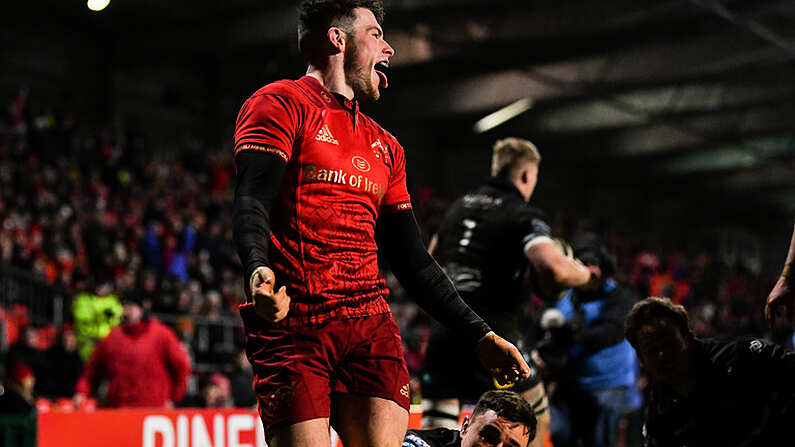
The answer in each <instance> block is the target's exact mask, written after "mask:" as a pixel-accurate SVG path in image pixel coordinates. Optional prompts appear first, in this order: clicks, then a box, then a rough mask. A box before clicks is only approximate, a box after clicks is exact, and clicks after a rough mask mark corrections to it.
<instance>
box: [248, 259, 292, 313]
mask: <svg viewBox="0 0 795 447" xmlns="http://www.w3.org/2000/svg"><path fill="white" fill-rule="evenodd" d="M275 285H276V277H275V275H274V274H273V270H271V269H270V268H268V267H257V269H256V270H254V273H253V274H252V275H251V279H250V281H249V287H250V288H251V297H252V299H253V300H254V311H255V312H257V315H259V316H260V318H262V319H263V320H265V321H268V322H270V323H278V322H280V321H282V320H283V319H284V317H286V316H287V312H289V311H290V297H289V296H288V295H287V288H285V287H284V286H282V287H281V288H279V291H278V292H274V291H273V288H274V286H275Z"/></svg>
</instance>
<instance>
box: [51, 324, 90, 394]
mask: <svg viewBox="0 0 795 447" xmlns="http://www.w3.org/2000/svg"><path fill="white" fill-rule="evenodd" d="M46 355H47V366H48V368H47V374H46V376H44V377H42V379H47V381H46V384H45V385H46V387H45V388H43V389H42V390H41V393H40V394H42V395H44V396H46V397H72V396H73V395H74V393H75V384H77V380H78V379H79V378H80V373H81V372H82V371H83V359H81V358H80V355H79V354H78V352H77V338H76V337H75V333H74V331H73V330H72V329H71V328H64V329H63V330H62V331H61V332H60V334H58V338H57V340H56V342H55V344H54V345H53V346H52V347H51V348H50V349H48V350H47V354H46Z"/></svg>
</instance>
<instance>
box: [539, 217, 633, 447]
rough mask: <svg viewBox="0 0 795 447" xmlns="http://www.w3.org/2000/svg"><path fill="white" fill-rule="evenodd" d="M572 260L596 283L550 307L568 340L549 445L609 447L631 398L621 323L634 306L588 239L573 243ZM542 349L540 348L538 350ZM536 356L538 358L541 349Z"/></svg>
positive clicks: (597, 244) (629, 355) (598, 245)
mask: <svg viewBox="0 0 795 447" xmlns="http://www.w3.org/2000/svg"><path fill="white" fill-rule="evenodd" d="M574 254H575V256H577V258H578V259H580V260H581V261H582V262H583V263H584V264H585V265H586V266H587V267H588V268H589V269H590V270H592V271H594V272H595V277H597V278H599V279H598V280H594V281H591V282H589V283H588V284H586V285H584V286H581V287H578V288H575V289H572V290H570V291H569V292H568V293H567V294H566V295H564V297H563V298H562V299H561V300H560V301H558V302H557V303H556V305H555V308H556V310H557V311H559V312H560V313H561V314H562V317H563V318H561V322H563V321H565V322H566V325H565V326H564V327H563V328H559V329H557V332H556V333H557V334H565V335H566V336H565V337H557V338H564V339H568V340H556V342H557V343H559V344H563V345H566V347H567V349H568V351H567V353H568V356H569V358H568V365H567V368H566V370H565V372H564V373H563V374H562V375H561V376H559V377H553V378H551V380H552V381H555V382H557V387H556V391H555V392H554V394H553V395H552V399H551V401H552V402H551V410H552V426H551V427H552V430H551V431H552V442H553V443H554V444H555V446H556V447H567V446H576V445H579V442H582V445H584V446H586V447H590V446H594V447H609V446H612V445H613V444H614V442H615V439H616V434H617V431H618V422H619V418H620V417H621V415H622V414H623V413H624V412H625V411H626V410H628V409H629V408H627V406H628V405H627V403H628V402H629V399H630V394H631V393H633V392H635V393H637V389H636V388H635V378H636V377H635V369H636V362H637V361H636V359H635V354H634V352H633V351H632V347H631V346H630V345H629V343H627V341H626V340H625V339H624V319H625V318H626V316H627V312H629V309H630V308H631V307H632V305H633V304H634V303H635V301H637V298H636V297H635V295H634V294H633V293H632V292H631V291H630V290H629V289H627V288H625V287H624V286H622V285H620V284H618V283H617V282H616V280H615V278H614V274H615V264H614V261H613V258H612V256H611V255H610V254H608V253H607V249H606V248H605V247H604V245H603V244H602V242H601V240H600V239H599V238H598V237H596V235H594V234H590V233H589V234H585V235H583V236H582V237H580V238H579V239H578V240H577V242H576V243H575V247H574ZM553 338H555V337H550V338H549V340H552V339H553ZM542 347H543V346H542ZM540 350H541V351H542V352H543V351H544V349H541V347H540Z"/></svg>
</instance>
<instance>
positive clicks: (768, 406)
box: [625, 297, 795, 447]
mask: <svg viewBox="0 0 795 447" xmlns="http://www.w3.org/2000/svg"><path fill="white" fill-rule="evenodd" d="M625 333H626V336H627V340H629V342H630V343H631V344H632V346H633V347H634V348H635V350H636V351H637V353H638V358H639V359H640V361H641V364H642V365H643V367H644V370H645V371H646V373H647V375H648V377H649V382H650V385H651V392H650V397H649V403H648V415H647V418H646V424H645V426H644V437H645V442H646V446H648V447H684V446H688V447H699V446H721V447H733V446H738V447H739V446H748V447H755V446H759V447H761V446H775V445H792V442H793V441H792V435H791V425H792V421H795V386H794V385H793V381H792V377H794V376H795V353H792V352H788V351H786V350H785V349H784V348H782V347H781V346H776V345H771V344H767V343H765V342H764V341H762V340H758V339H751V338H738V337H733V338H726V339H699V338H696V337H695V335H694V334H693V332H692V331H691V330H690V328H689V325H688V317H687V312H686V311H685V309H684V307H682V306H679V305H674V304H673V303H671V301H670V300H668V299H665V298H656V297H651V298H647V299H645V300H642V301H640V302H638V303H637V304H635V306H633V308H632V310H631V311H630V313H629V315H628V316H627V320H626V324H625Z"/></svg>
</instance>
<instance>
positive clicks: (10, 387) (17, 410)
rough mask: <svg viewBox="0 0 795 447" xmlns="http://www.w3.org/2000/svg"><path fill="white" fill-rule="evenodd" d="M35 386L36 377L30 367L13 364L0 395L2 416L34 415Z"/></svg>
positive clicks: (22, 364) (18, 362)
mask: <svg viewBox="0 0 795 447" xmlns="http://www.w3.org/2000/svg"><path fill="white" fill-rule="evenodd" d="M35 385H36V376H35V375H34V374H33V370H32V369H30V367H28V365H25V364H24V363H22V362H20V361H15V362H13V363H11V365H10V367H9V370H8V379H7V380H6V383H5V386H4V387H2V390H3V392H2V394H0V414H32V413H33V412H34V411H35V410H36V400H35V397H34V395H33V388H34V386H35Z"/></svg>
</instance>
